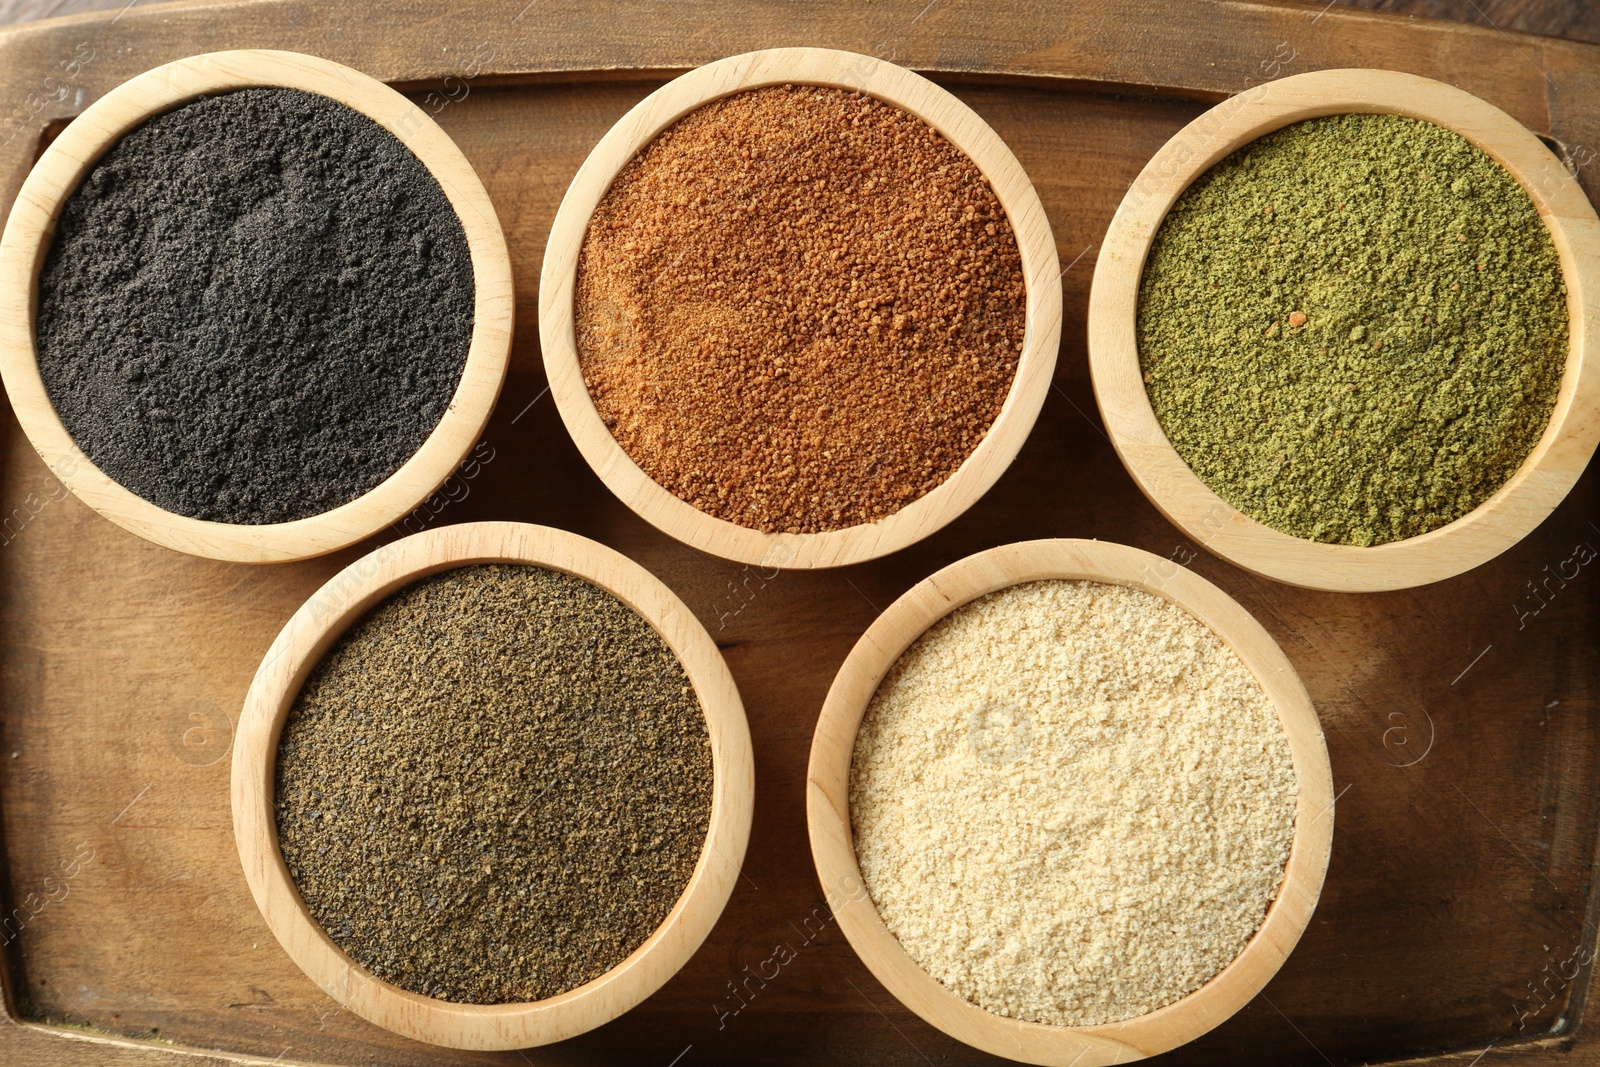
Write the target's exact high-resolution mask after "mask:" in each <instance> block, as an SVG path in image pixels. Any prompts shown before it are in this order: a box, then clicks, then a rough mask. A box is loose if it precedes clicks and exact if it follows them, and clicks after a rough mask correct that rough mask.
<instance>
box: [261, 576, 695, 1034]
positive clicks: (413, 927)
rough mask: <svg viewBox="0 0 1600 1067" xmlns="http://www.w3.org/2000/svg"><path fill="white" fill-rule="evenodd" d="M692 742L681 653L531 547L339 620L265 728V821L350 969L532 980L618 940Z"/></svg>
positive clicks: (681, 833) (660, 899)
mask: <svg viewBox="0 0 1600 1067" xmlns="http://www.w3.org/2000/svg"><path fill="white" fill-rule="evenodd" d="M711 786H712V767H711V748H710V740H709V736H708V734H707V730H706V724H705V718H704V715H703V714H702V712H701V709H700V706H699V703H698V701H697V699H696V697H695V695H694V692H693V690H692V688H691V686H690V682H689V679H688V676H687V675H686V674H685V673H684V670H683V667H682V665H681V664H680V663H679V662H678V660H677V658H676V657H675V656H674V655H673V653H672V651H671V650H670V649H669V648H668V647H667V645H666V643H665V642H664V641H663V640H662V639H661V637H660V636H659V635H658V634H657V633H656V631H655V630H654V629H653V628H652V627H651V626H650V625H649V623H647V622H646V621H645V620H644V619H643V618H641V617H640V616H639V615H638V614H636V613H635V612H634V611H632V610H631V609H630V608H628V607H627V606H626V605H624V604H623V603H622V602H621V601H619V600H618V599H617V598H615V597H614V596H612V595H611V594H609V593H607V592H605V591H604V590H601V589H599V588H597V587H595V586H593V585H591V584H589V583H588V582H585V581H583V580H581V579H578V578H574V577H571V576H569V575H565V574H561V573H558V572H555V571H548V570H544V569H541V568H538V567H525V566H515V565H499V564H496V565H485V566H473V567H463V568H460V569H457V570H451V571H446V572H444V573H442V574H439V575H435V576H433V577H431V578H428V579H425V580H423V581H420V582H418V583H416V584H414V585H412V586H409V587H407V588H406V589H403V590H402V591H400V592H399V593H397V594H395V595H394V596H393V597H391V598H390V599H388V600H386V601H385V602H384V603H382V604H380V605H379V606H378V607H376V608H374V609H373V610H372V611H371V612H369V613H368V614H367V615H366V616H364V617H363V618H362V619H361V620H360V621H358V622H357V623H356V624H355V625H354V626H353V627H352V628H351V629H350V630H349V631H348V632H347V633H346V634H345V636H344V637H343V638H342V639H341V640H340V641H339V643H338V644H337V645H336V646H335V647H334V648H333V650H332V651H331V652H330V653H329V654H328V655H327V656H326V657H325V658H324V660H323V661H322V662H321V663H320V664H318V666H317V667H316V668H315V669H314V670H313V672H312V674H311V676H310V678H309V679H308V680H307V682H306V684H305V686H304V688H303V689H302V691H301V693H300V695H299V697H298V699H297V700H296V702H295V705H294V707H293V709H292V710H291V711H290V714H289V717H288V720H287V722H286V724H285V726H284V729H283V735H282V739H281V741H280V744H279V750H278V765H277V783H276V797H277V801H276V803H277V824H278V838H279V844H280V846H281V848H282V850H283V856H284V860H285V862H286V863H287V864H288V867H289V873H290V875H291V876H292V877H293V878H294V881H295V884H296V886H298V887H299V890H300V893H301V896H302V897H304V898H305V901H306V905H307V907H308V908H309V909H310V911H311V914H312V916H313V917H314V918H315V919H316V920H317V922H319V923H321V924H322V927H323V929H324V930H326V931H327V932H328V935H329V936H330V937H332V938H333V940H334V941H335V942H336V943H337V944H338V945H339V946H340V947H341V948H343V949H344V950H345V951H346V952H347V953H349V954H350V955H351V957H353V958H354V959H355V960H356V961H357V962H358V963H360V964H361V965H362V966H364V967H366V968H367V969H368V970H369V971H371V972H372V973H373V974H375V975H377V976H378V977H380V978H383V979H385V980H387V981H389V982H392V983H394V984H395V985H398V986H401V987H402V988H405V989H409V990H412V991H414V992H418V993H424V994H427V995H429V996H433V997H439V998H441V999H445V1000H453V1001H463V1002H468V1003H477V1004H497V1003H505V1002H511V1001H528V1000H539V999H543V998H545V997H550V996H554V995H555V994H558V993H561V992H564V991H566V990H568V989H572V988H574V987H576V986H579V985H582V984H583V983H584V982H587V981H589V980H590V979H593V978H596V977H598V976H599V975H601V974H602V973H604V972H605V971H607V970H609V969H610V968H612V967H614V966H616V965H617V964H618V963H620V962H622V960H623V959H624V958H625V957H627V956H628V954H629V953H631V952H632V951H633V950H634V949H636V948H637V947H638V946H639V945H640V944H641V943H642V942H643V941H644V940H645V939H646V938H647V937H649V936H650V934H651V933H652V932H653V931H654V930H655V929H656V928H657V927H658V926H659V925H660V924H661V922H662V920H663V919H665V918H666V916H667V913H668V912H669V911H670V910H671V909H672V907H673V905H674V904H675V903H676V902H677V899H678V897H679V896H680V895H681V894H682V892H683V889H684V887H685V886H686V885H687V884H688V880H689V876H690V874H691V872H692V871H693V869H694V866H695V863H696V862H697V860H698V859H699V855H700V850H701V847H702V845H703V843H704V841H705V836H706V830H707V827H708V824H709V821H710V813H711Z"/></svg>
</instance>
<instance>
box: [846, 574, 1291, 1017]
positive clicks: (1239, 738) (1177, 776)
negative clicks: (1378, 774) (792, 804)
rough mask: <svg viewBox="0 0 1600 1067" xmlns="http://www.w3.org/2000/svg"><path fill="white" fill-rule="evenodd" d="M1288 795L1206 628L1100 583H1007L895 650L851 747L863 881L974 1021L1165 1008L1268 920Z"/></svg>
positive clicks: (1272, 733)
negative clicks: (982, 1013) (979, 1015)
mask: <svg viewBox="0 0 1600 1067" xmlns="http://www.w3.org/2000/svg"><path fill="white" fill-rule="evenodd" d="M1296 798H1297V787H1296V784H1295V777H1294V767H1293V763H1292V760H1291V757H1290V753H1289V745H1288V739H1287V736H1286V735H1285V733H1284V731H1283V727H1282V724H1281V723H1280V721H1279V719H1278V716H1277V714H1276V712H1275V711H1274V709H1273V707H1272V705H1271V703H1270V702H1269V701H1268V699H1267V697H1266V694H1265V693H1264V692H1263V691H1262V689H1261V686H1260V685H1259V683H1258V682H1257V681H1256V680H1255V678H1254V677H1253V676H1252V675H1251V674H1250V672H1249V670H1248V669H1247V668H1246V667H1245V666H1244V664H1243V663H1242V662H1241V661H1240V660H1239V658H1238V656H1237V655H1236V654H1235V653H1234V652H1233V650H1232V649H1230V648H1229V647H1228V646H1227V645H1225V644H1224V643H1223V642H1222V641H1221V639H1220V638H1218V637H1217V636H1216V634H1214V633H1213V632H1212V631H1211V630H1210V629H1209V628H1207V627H1206V626H1205V625H1204V624H1203V623H1201V622H1200V621H1199V620H1197V619H1195V618H1194V617H1193V616H1191V615H1189V614H1188V613H1187V612H1184V611H1183V610H1181V609H1180V608H1178V607H1176V606H1175V605H1173V604H1172V603H1170V602H1168V601H1167V600H1165V599H1163V598H1160V597H1157V596H1154V595H1152V594H1149V593H1145V592H1141V591H1139V590H1135V589H1130V588H1127V587H1124V586H1118V585H1108V584H1102V583H1098V582H1079V581H1055V580H1051V581H1040V582H1031V583H1027V584H1024V585H1017V586H1011V587H1009V588H1006V589H1003V590H1001V591H999V592H996V593H991V594H989V595H988V596H985V597H982V598H980V599H978V600H975V601H973V602H971V603H970V604H967V605H965V606H964V607H961V608H958V609H957V610H956V611H954V612H952V613H951V614H949V615H947V616H945V617H944V618H943V619H941V620H940V621H939V622H937V623H935V624H934V625H933V626H932V627H930V628H929V629H928V630H927V632H926V633H924V634H923V635H922V636H921V637H920V638H918V640H917V641H916V642H914V643H913V644H912V645H911V647H910V648H908V649H907V650H906V652H905V653H904V654H902V655H901V657H900V658H899V660H897V661H896V663H895V665H894V666H893V667H892V668H891V669H890V671H889V673H888V674H887V675H886V676H885V678H884V680H883V682H882V683H881V684H880V685H879V687H878V690H877V692H876V693H875V694H874V696H873V698H872V701H871V703H870V704H869V705H868V708H867V711H866V714H865V716H864V718H863V719H862V722H861V726H860V729H859V731H858V733H857V737H856V745H855V753H854V757H853V760H852V764H851V776H850V814H851V826H852V831H853V834H854V839H855V847H856V855H857V859H858V860H859V863H860V867H861V873H862V878H863V881H864V883H865V885H866V888H867V891H868V893H869V894H870V896H871V899H872V902H873V904H874V905H875V906H876V908H877V910H878V914H879V915H880V916H881V917H882V918H883V921H884V924H885V925H886V926H887V927H888V928H889V931H890V932H891V933H893V934H894V936H895V937H896V938H897V939H898V940H899V941H900V944H901V945H902V946H904V948H905V950H906V952H907V953H908V954H909V955H910V956H911V958H912V959H913V960H914V961H915V962H916V963H917V964H918V966H920V967H921V968H922V969H923V970H924V971H926V972H927V973H928V974H929V975H930V976H932V977H933V978H934V979H936V980H937V981H939V982H940V983H942V984H943V985H944V986H945V987H946V988H948V989H950V990H951V991H952V992H954V993H955V994H957V995H958V996H961V997H963V998H964V999H966V1000H968V1001H969V1002H971V1003H973V1004H975V1005H977V1006H978V1007H980V1008H983V1009H984V1010H986V1011H989V1012H993V1013H995V1014H998V1015H1003V1016H1008V1017H1010V1018H1015V1019H1022V1020H1026V1021H1030V1022H1037V1023H1043V1024H1047V1025H1055V1026H1093V1025H1098V1024H1101V1023H1111V1022H1117V1021H1120V1020H1125V1019H1130V1018H1134V1017H1136V1016H1140V1015H1145V1014H1147V1013H1149V1012H1152V1011H1155V1010H1156V1009H1158V1008H1161V1007H1164V1006H1166V1005H1168V1004H1171V1003H1174V1002H1176V1001H1177V1000H1179V999H1181V998H1182V997H1184V996H1185V995H1187V994H1189V993H1191V992H1193V991H1194V990H1196V989H1198V988H1200V987H1201V986H1202V985H1204V984H1205V983H1206V982H1207V981H1209V980H1210V979H1211V978H1213V977H1215V976H1216V975H1217V974H1218V973H1219V972H1220V971H1221V970H1222V969H1223V968H1224V967H1226V966H1227V965H1228V964H1229V963H1230V962H1232V961H1233V959H1234V958H1235V957H1236V956H1237V955H1238V954H1239V953H1240V952H1241V951H1242V950H1243V949H1244V947H1245V945H1246V943H1247V942H1248V941H1249V939H1250V937H1251V936H1252V935H1253V934H1254V933H1255V931H1256V930H1257V929H1259V928H1260V926H1261V923H1262V922H1263V920H1264V918H1265V915H1266V910H1267V908H1268V906H1269V905H1270V904H1271V903H1272V901H1273V900H1274V899H1275V898H1276V896H1277V893H1278V889H1279V886H1280V885H1281V884H1282V880H1283V872H1284V866H1285V864H1286V863H1287V861H1288V857H1289V849H1290V845H1291V843H1292V841H1293V836H1294V814H1295V806H1296Z"/></svg>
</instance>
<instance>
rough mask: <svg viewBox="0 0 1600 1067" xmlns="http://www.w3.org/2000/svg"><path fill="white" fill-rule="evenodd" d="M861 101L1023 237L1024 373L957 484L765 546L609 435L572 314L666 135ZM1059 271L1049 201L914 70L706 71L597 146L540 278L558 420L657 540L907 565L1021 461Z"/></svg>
mask: <svg viewBox="0 0 1600 1067" xmlns="http://www.w3.org/2000/svg"><path fill="white" fill-rule="evenodd" d="M791 82H792V83H798V84H802V85H827V86H833V87H835V88H840V89H850V90H854V91H859V92H864V93H867V94H868V95H870V96H873V97H876V98H878V99H880V100H883V101H885V102H887V103H890V104H893V105H894V106H896V107H898V108H900V109H901V110H903V111H906V112H909V113H910V114H912V115H915V116H916V117H917V118H919V119H921V120H922V121H923V122H926V123H927V124H928V125H929V126H931V127H933V128H934V129H935V130H938V131H939V133H940V134H942V135H943V136H944V138H945V139H946V140H947V141H949V142H950V143H951V144H953V145H955V147H956V148H958V149H960V150H961V151H962V152H963V153H965V154H966V156H967V158H969V159H970V160H972V162H973V164H974V165H975V166H976V167H977V168H978V170H979V171H980V172H981V173H982V174H983V176H984V177H985V178H987V179H988V181H989V187H990V188H991V189H992V190H993V191H994V194H995V197H996V198H997V199H998V200H999V201H1000V206H1001V207H1002V208H1004V209H1005V213H1006V219H1007V220H1008V221H1009V222H1010V224H1011V229H1012V233H1013V234H1014V236H1015V237H1016V241H1017V251H1018V252H1019V253H1020V255H1021V257H1022V281H1023V284H1024V286H1026V288H1027V305H1026V316H1027V326H1026V332H1025V333H1024V335H1023V343H1022V353H1021V355H1020V356H1019V357H1018V359H1017V373H1016V377H1015V379H1013V381H1012V384H1011V391H1010V392H1009V393H1007V395H1006V400H1005V404H1004V405H1003V406H1002V408H1001V409H1000V414H999V415H998V416H996V418H995V420H994V423H993V424H992V425H991V426H990V427H989V430H988V432H987V433H986V434H984V436H983V440H982V441H980V442H979V444H978V447H977V448H975V449H973V451H972V454H971V455H969V456H968V457H967V458H966V459H965V460H964V461H963V462H962V463H961V466H959V467H958V468H957V469H956V470H955V472H954V473H953V474H951V475H950V477H949V478H947V479H946V480H945V481H944V482H942V483H940V484H939V485H938V486H936V487H935V488H934V489H933V490H932V491H930V492H929V493H927V494H926V495H924V496H921V497H919V498H917V499H916V500H914V501H912V502H911V503H910V504H908V505H906V506H905V507H903V508H901V509H900V510H899V511H896V512H895V513H893V514H892V515H890V516H888V517H887V518H885V519H882V520H880V521H878V522H873V523H865V524H862V525H859V526H852V527H849V528H847V529H843V530H826V531H823V532H820V533H804V534H790V533H767V532H765V531H762V530H757V529H752V528H751V527H748V526H740V525H738V524H736V523H732V522H729V521H727V520H726V519H721V518H718V517H717V516H715V515H710V514H707V513H706V512H703V511H701V510H699V509H698V508H696V507H694V506H693V505H692V504H689V503H687V502H686V501H683V500H681V499H679V498H678V497H676V496H674V495H673V494H672V493H671V492H670V491H669V490H667V489H666V488H664V487H663V486H661V485H660V484H658V483H657V482H655V481H654V480H652V479H651V478H650V476H649V475H648V474H646V473H645V472H644V471H643V470H641V469H640V467H639V465H638V464H637V463H635V462H634V461H633V459H632V458H631V457H630V456H629V455H628V454H627V453H626V452H624V451H623V449H622V446H621V445H620V444H618V443H617V440H616V438H614V437H612V436H611V431H610V430H609V429H607V428H606V424H605V422H604V421H603V420H602V419H601V418H600V412H599V410H598V409H597V408H596V407H595V404H594V398H593V397H591V396H590V395H589V387H588V384H587V383H586V382H585V381H584V377H583V369H582V366H581V363H580V360H579V356H578V341H577V334H576V332H575V327H574V323H575V320H576V313H575V311H574V308H573V300H574V294H575V292H576V290H577V278H578V256H579V253H580V252H581V251H582V249H583V241H584V237H585V235H586V234H587V233H588V231H589V220H590V219H591V218H592V217H593V215H594V211H595V208H596V207H598V206H599V204H600V201H601V200H602V199H603V198H604V197H605V195H606V192H607V190H609V189H610V188H611V183H612V182H613V181H614V180H615V179H616V177H617V175H618V174H619V173H620V172H621V171H622V168H623V167H625V166H627V165H628V163H629V162H631V161H632V160H633V158H634V156H636V155H637V154H638V153H639V151H640V150H641V149H643V148H644V147H645V146H646V145H647V144H649V143H650V142H651V141H653V140H654V139H655V137H656V135H657V134H659V133H660V132H661V131H662V130H664V129H666V128H667V127H668V126H670V125H672V124H673V123H674V122H676V121H678V120H679V119H680V118H682V117H683V116H684V115H687V114H688V113H689V112H691V111H693V110H695V109H696V108H698V107H701V106H703V105H705V104H709V103H710V102H712V101H713V100H717V99H719V98H721V97H724V96H728V95H730V94H732V93H737V92H741V91H743V90H746V89H759V88H761V87H763V86H767V85H783V84H786V83H791ZM1060 277H1061V264H1060V263H1059V262H1058V261H1057V259H1056V246H1055V238H1054V236H1053V235H1052V234H1051V232H1050V222H1049V220H1048V219H1047V218H1046V217H1045V214H1044V206H1043V205H1042V204H1040V202H1039V194H1038V193H1036V192H1034V189H1033V184H1032V183H1031V182H1030V181H1029V180H1028V175H1027V174H1026V173H1024V171H1023V170H1022V166H1021V164H1019V163H1018V162H1017V157H1016V156H1014V155H1012V154H1011V150H1010V149H1009V148H1007V147H1006V145H1005V142H1004V141H1002V140H1001V139H1000V138H999V137H997V136H996V135H995V132H994V130H993V129H991V128H990V127H989V126H988V124H986V123H985V122H984V121H983V119H981V118H979V117H978V116H977V115H976V114H975V113H974V112H973V110H972V109H971V108H969V107H967V106H966V105H965V104H963V103H962V102H961V101H960V100H958V99H957V98H956V97H954V96H952V95H951V94H950V93H948V92H946V91H945V90H944V89H941V88H939V87H938V86H937V85H935V84H933V82H931V81H929V80H928V79H926V78H923V77H920V76H919V75H916V74H913V73H912V72H911V71H909V70H906V69H905V68H904V67H900V66H896V65H895V64H893V63H885V62H883V61H882V60H879V59H876V58H874V57H872V56H867V55H862V54H860V53H858V52H842V51H838V50H836V49H827V48H773V49H765V50H762V51H757V52H747V53H745V54H743V55H737V56H729V57H728V58H727V59H722V60H718V61H717V62H715V63H710V64H707V65H706V66H703V67H699V68H696V69H695V70H693V71H691V72H690V73H688V74H685V75H683V76H682V77H680V78H675V79H673V80H672V81H670V82H668V83H667V84H666V85H664V86H662V87H661V88H660V89H658V90H656V91H655V92H653V93H651V94H650V95H649V96H647V97H645V99H643V100H642V101H640V102H639V104H638V105H637V106H636V107H634V108H633V109H632V110H630V111H629V112H628V113H627V114H626V115H624V116H623V117H622V118H621V119H620V120H618V122H617V124H616V125H615V126H613V127H612V128H611V130H610V131H609V132H607V134H606V135H605V136H604V137H602V138H601V139H600V143H599V144H597V145H595V147H594V151H592V152H590V153H589V156H588V158H587V159H585V160H584V161H583V166H581V167H579V168H578V173H577V175H576V176H575V177H574V178H573V179H572V185H571V186H570V187H569V188H568V189H567V195H566V196H565V197H563V198H562V201H561V207H560V209H559V210H558V211H557V212H556V218H555V222H554V223H552V225H551V229H550V238H549V240H548V241H547V242H546V243H545V253H544V267H543V270H542V272H541V274H540V277H539V340H540V344H541V346H542V348H543V349H544V368H545V376H546V377H547V378H548V380H549V382H550V395H551V396H552V397H553V398H554V399H555V402H556V409H557V410H558V411H559V412H560V413H561V420H562V422H564V423H565V424H566V427H567V430H568V432H570V433H571V434H572V439H573V441H574V442H576V444H577V446H578V451H579V452H581V453H583V458H584V459H585V460H587V461H588V463H589V466H590V467H591V468H593V469H594V471H595V473H596V474H597V475H599V477H600V480H601V481H602V482H604V483H605V485H606V488H608V489H610V490H611V491H612V492H613V493H615V494H616V495H617V497H618V499H620V500H621V501H622V502H623V503H624V504H627V505H628V506H629V507H631V508H632V509H633V510H634V511H636V512H638V513H639V515H640V516H641V517H643V518H644V519H645V520H646V521H647V522H649V523H650V524H651V525H653V526H655V527H656V528H657V529H659V530H661V531H663V532H665V533H667V534H669V535H671V536H672V537H676V538H677V539H678V540H680V541H683V542H684V543H685V544H688V545H692V546H693V547H695V548H698V549H700V550H701V551H702V552H709V553H711V554H712V555H714V556H721V557H723V558H724V559H731V560H734V561H736V562H738V563H750V564H757V565H759V566H762V567H781V568H785V569H787V568H796V569H810V568H814V567H842V566H846V565H848V564H851V563H861V562H864V561H866V560H869V559H876V558H878V557H879V556H884V555H888V554H889V553H890V552H897V551H899V550H900V549H902V548H904V547H906V546H907V545H909V544H914V543H915V542H917V541H920V540H921V539H922V538H924V537H926V536H928V535H929V534H931V533H933V532H934V531H936V530H939V529H940V528H942V527H944V526H946V525H948V524H949V523H950V521H951V520H953V519H954V518H956V516H958V515H960V514H961V513H962V512H964V511H966V510H967V509H968V508H970V507H971V506H972V505H973V503H974V502H975V501H976V500H977V499H978V498H979V497H981V496H982V495H983V494H984V493H986V492H987V491H988V490H989V488H990V487H991V486H993V485H994V483H995V481H996V479H998V478H999V477H1000V475H1002V474H1004V473H1005V469H1006V467H1007V466H1009V465H1010V464H1011V461H1012V460H1013V459H1015V458H1016V455H1017V450H1018V449H1020V448H1021V447H1022V443H1023V442H1024V441H1026V440H1027V438H1028V432H1029V431H1030V430H1032V429H1033V423H1034V420H1035V419H1036V418H1038V416H1039V409H1040V408H1041V407H1042V406H1043V405H1044V397H1045V394H1046V393H1047V392H1049V390H1050V379H1051V378H1052V376H1053V375H1054V373H1055V367H1056V351H1057V349H1059V348H1060V346H1061V286H1060V283H1059V280H1060Z"/></svg>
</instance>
